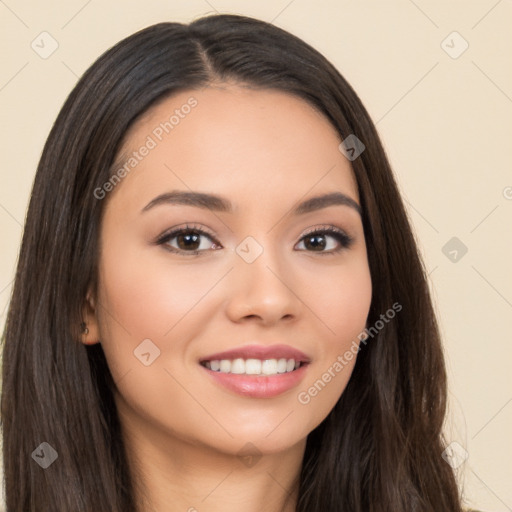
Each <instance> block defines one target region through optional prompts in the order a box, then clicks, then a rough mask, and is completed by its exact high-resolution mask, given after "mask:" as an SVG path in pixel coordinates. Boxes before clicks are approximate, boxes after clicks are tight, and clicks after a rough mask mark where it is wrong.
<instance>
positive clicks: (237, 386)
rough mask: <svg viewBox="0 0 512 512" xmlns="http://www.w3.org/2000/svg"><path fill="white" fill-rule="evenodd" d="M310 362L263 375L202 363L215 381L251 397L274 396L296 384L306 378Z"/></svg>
mask: <svg viewBox="0 0 512 512" xmlns="http://www.w3.org/2000/svg"><path fill="white" fill-rule="evenodd" d="M308 366H309V364H304V365H302V366H300V367H299V368H297V370H294V371H293V372H288V373H278V374H277V375H269V376H263V377H255V376H251V375H239V374H235V373H222V372H214V371H212V370H209V369H208V368H206V367H204V366H202V365H201V368H203V369H204V370H206V371H207V372H208V375H210V376H211V378H212V379H214V380H215V382H218V383H219V384H221V385H222V386H224V387H225V388H227V389H229V390H230V391H234V392H235V393H237V394H239V395H242V396H245V397H250V398H272V397H274V396H278V395H280V394H282V393H284V392H286V391H288V390H290V389H292V388H294V387H295V386H297V384H298V383H299V382H300V381H301V380H302V379H303V378H304V375H305V373H306V371H307V367H308Z"/></svg>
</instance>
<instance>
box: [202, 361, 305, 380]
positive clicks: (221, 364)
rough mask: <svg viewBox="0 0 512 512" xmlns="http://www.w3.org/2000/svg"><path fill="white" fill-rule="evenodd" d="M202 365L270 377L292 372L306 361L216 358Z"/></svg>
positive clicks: (211, 368) (228, 371)
mask: <svg viewBox="0 0 512 512" xmlns="http://www.w3.org/2000/svg"><path fill="white" fill-rule="evenodd" d="M200 364H201V365H202V366H204V367H205V368H207V369H208V370H211V371H213V372H217V373H228V374H234V375H245V376H254V377H268V376H271V375H282V374H285V373H292V372H294V371H295V370H298V369H299V368H300V367H302V366H304V365H305V364H307V363H305V362H304V361H299V360H297V359H285V358H280V359H242V358H236V359H214V360H211V361H201V363H200Z"/></svg>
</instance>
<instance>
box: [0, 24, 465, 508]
mask: <svg viewBox="0 0 512 512" xmlns="http://www.w3.org/2000/svg"><path fill="white" fill-rule="evenodd" d="M3 361H4V366H3V389H2V404H1V407H2V425H3V436H4V440H3V443H4V444H3V454H4V467H5V478H6V487H5V495H6V502H7V510H8V512H15V511H20V512H21V511H23V512H26V511H29V510H31V511H36V510H37V511H46V510H52V511H62V512H64V511H66V512H68V511H69V510H73V511H93V510H94V511H113V510H115V511H123V512H125V511H144V512H145V511H156V510H158V511H164V510H165V511H175V510H189V511H194V510H197V511H203V510H208V511H216V510H221V509H222V510H240V509H242V510H245V511H249V512H251V511H261V510H266V511H269V512H270V511H286V512H291V511H301V512H306V511H307V512H312V511H313V512H316V511H318V512H320V511H322V512H325V511H339V510H347V511H348V510H350V511H360V512H362V511H365V512H367V511H375V512H377V511H388V510H393V511H395V512H399V511H403V512H405V511H407V512H410V511H435V512H441V511H446V512H448V511H450V512H454V511H460V510H461V499H460V497H459V492H458V488H457V484H456V480H455V476H454V474H453V470H452V469H451V467H450V465H449V464H448V463H447V462H446V461H445V460H444V458H443V453H446V452H445V449H446V444H445V442H444V439H443V437H442V426H443V421H444V417H445V408H446V374H445V367H444V361H443V355H442V347H441V343H440V335H439V331H438V327H437V323H436V319H435V315H434V312H433V308H432V304H431V299H430V296H429V291H428V285H427V281H426V275H425V271H424V267H423V264H422V262H421V259H420V257H419V255H418V250H417V248H416V245H415V241H414V237H413V234H412V231H411V228H410V224H409V222H408V219H407V216H406V213H405V209H404V206H403V202H402V200H401V198H400V195H399V192H398V190H397V186H396V184H395V181H394V178H393V175H392V171H391V169H390V166H389V163H388V161H387V158H386V155H385V152H384V150H383V147H382V145H381V143H380V140H379V137H378V135H377V132H376V130H375V127H374V125H373V123H372V121H371V119H370V117H369V115H368V113H367V112H366V110H365V108H364V107H363V105H362V104H361V101H360V100H359V98H358V97H357V95H356V93H355V92H354V91H353V89H352V88H351V87H350V85H349V84H348V83H347V82H346V81H345V79H344V78H343V77H342V76H341V75H340V74H339V72H338V71H337V70H336V69H335V68H334V67H333V66H332V65H331V64H330V63H329V62H328V61H327V60H326V59H325V58H324V57H323V56H322V55H320V54H319V53H318V52H317V51H315V50H314V49H312V48H311V47H310V46H308V45H307V44H306V43H304V42H303V41H301V40H300V39H298V38H296V37H294V36H292V35H290V34H289V33H287V32H285V31H283V30H281V29H278V28H277V27H274V26H272V25H271V24H267V23H264V22H262V21H259V20H255V19H251V18H246V17H241V16H234V15H217V16H209V17H204V18H201V19H199V20H196V21H194V22H193V23H191V24H189V25H183V24H178V23H161V24H158V25H154V26H152V27H149V28H147V29H144V30H142V31H140V32H138V33H136V34H134V35H132V36H130V37H128V38H127V39H125V40H123V41H121V42H120V43H118V44H117V45H116V46H115V47H113V48H112V49H110V50H109V51H107V52H106V53H105V54H103V55H102V56H101V57H100V58H99V59H98V60H97V61H96V62H95V63H94V64H93V65H92V66H91V68H90V69H89V70H88V71H87V72H86V73H85V74H84V76H83V77H82V78H81V80H80V81H79V82H78V84H77V85H76V87H75V88H74V90H73V91H72V92H71V94H70V96H69V98H68V99H67V101H66V103H65V105H64V107H63V108H62V111H61V112H60V114H59V116H58V118H57V120H56V122H55V125H54V127H53V129H52V131H51V133H50V135H49V137H48V140H47V143H46V145H45V148H44V151H43V154H42V157H41V161H40V164H39V167H38V170H37V174H36V177H35V181H34V187H33V191H32V196H31V200H30V205H29V210H28V214H27V220H26V227H25V232H24V236H23V241H22V247H21V252H20V257H19V263H18V269H17V273H16V280H15V285H14V292H13V297H12V300H11V303H10V309H9V314H8V319H7V324H6V330H5V334H4V352H3Z"/></svg>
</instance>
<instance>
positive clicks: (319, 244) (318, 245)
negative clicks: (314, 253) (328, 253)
mask: <svg viewBox="0 0 512 512" xmlns="http://www.w3.org/2000/svg"><path fill="white" fill-rule="evenodd" d="M318 238H321V239H324V237H323V236H320V235H314V236H311V237H309V238H308V239H307V240H308V242H310V243H311V245H312V246H313V247H314V248H318V247H320V248H321V249H323V248H325V240H324V241H323V242H319V243H318V242H316V243H315V242H314V241H313V240H315V239H318Z"/></svg>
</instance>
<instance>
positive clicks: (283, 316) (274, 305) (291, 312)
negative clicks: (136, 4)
mask: <svg viewBox="0 0 512 512" xmlns="http://www.w3.org/2000/svg"><path fill="white" fill-rule="evenodd" d="M230 274H231V276H230V280H229V284H228V286H229V287H230V288H229V291H228V296H229V300H228V304H227V308H226V313H227V315H228V316H229V318H230V319H231V320H232V321H233V322H237V323H239V322H243V321H247V320H249V319H253V320H255V321H258V322H259V323H261V324H264V325H274V324H276V323H278V322H279V321H281V320H282V321H286V322H292V321H293V320H294V319H297V318H298V316H299V314H300V310H301V308H302V307H303V302H302V301H301V297H300V292H299V291H298V290H297V289H296V288H297V283H298V280H297V279H296V278H294V276H293V275H292V269H291V268H290V267H289V266H288V267H287V266H286V263H285V262H283V261H278V257H277V256H275V254H274V253H271V251H269V250H267V249H265V250H264V251H263V253H262V254H261V255H260V256H259V257H258V258H257V259H256V260H255V261H253V262H252V263H248V262H247V261H245V260H244V259H243V258H240V257H238V256H236V260H235V268H234V269H233V271H232V272H231V273H230ZM304 299H305V298H302V300H304Z"/></svg>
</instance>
